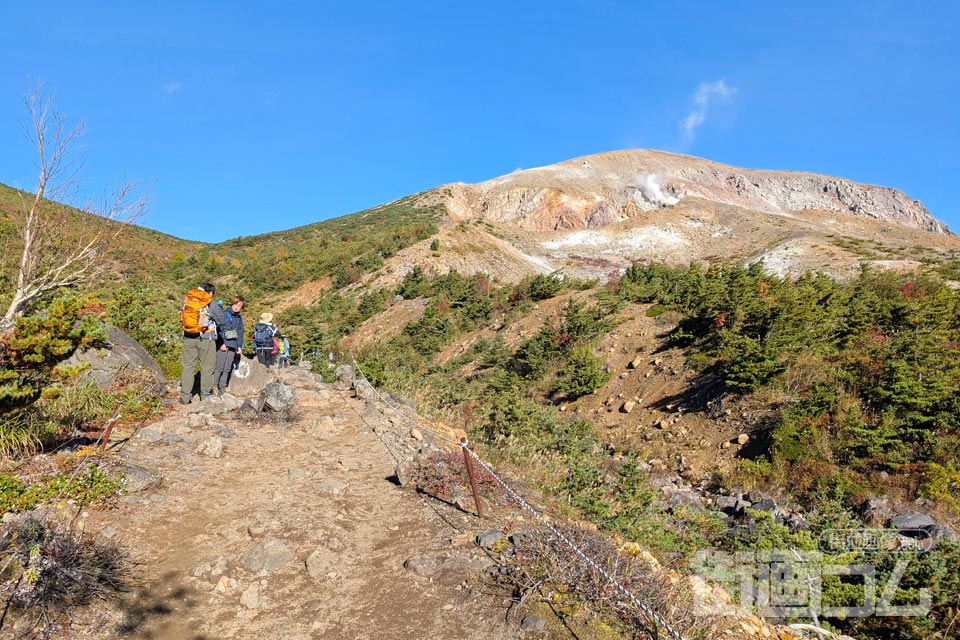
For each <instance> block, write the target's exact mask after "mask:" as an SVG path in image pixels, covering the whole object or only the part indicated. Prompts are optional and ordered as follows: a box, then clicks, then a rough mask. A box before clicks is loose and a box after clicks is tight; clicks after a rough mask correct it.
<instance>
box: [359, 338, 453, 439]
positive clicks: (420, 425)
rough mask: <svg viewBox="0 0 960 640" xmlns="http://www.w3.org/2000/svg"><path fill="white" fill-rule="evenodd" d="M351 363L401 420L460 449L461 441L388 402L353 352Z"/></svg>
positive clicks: (381, 400) (365, 382)
mask: <svg viewBox="0 0 960 640" xmlns="http://www.w3.org/2000/svg"><path fill="white" fill-rule="evenodd" d="M350 361H351V362H352V363H353V368H354V370H355V371H357V372H358V373H359V374H360V378H361V379H362V380H363V382H364V384H366V385H367V386H368V387H370V388H371V389H373V392H374V393H375V394H376V395H377V397H378V398H379V399H380V402H382V403H383V404H385V405H387V406H388V407H390V408H391V409H392V410H393V411H395V412H396V413H397V415H399V416H400V417H401V418H404V419H406V420H407V421H408V422H410V423H412V424H413V425H414V426H416V427H418V428H420V429H423V430H424V431H426V432H428V433H430V434H431V435H433V436H434V437H436V438H438V439H439V440H443V441H444V442H449V443H450V444H453V445H456V446H458V447H459V446H461V443H460V442H459V441H457V440H454V439H453V438H449V437H447V436H445V435H443V434H442V433H439V432H438V431H435V430H433V429H431V428H430V427H428V426H426V425H425V424H423V422H422V421H421V420H417V419H415V418H411V417H410V416H408V415H406V414H405V413H403V412H402V411H400V408H399V407H397V406H396V405H394V404H392V403H391V402H390V401H389V400H387V399H386V398H385V397H384V396H383V394H381V393H380V391H378V390H377V388H376V387H375V386H373V385H372V384H370V381H369V380H367V376H366V375H365V374H364V373H363V370H362V369H360V366H359V365H358V364H357V363H356V361H355V360H354V359H353V352H351V353H350Z"/></svg>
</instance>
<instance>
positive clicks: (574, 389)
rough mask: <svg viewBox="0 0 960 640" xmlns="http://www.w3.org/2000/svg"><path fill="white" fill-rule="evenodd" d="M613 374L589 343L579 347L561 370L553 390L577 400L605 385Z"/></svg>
mask: <svg viewBox="0 0 960 640" xmlns="http://www.w3.org/2000/svg"><path fill="white" fill-rule="evenodd" d="M612 375H613V373H612V372H610V371H606V370H605V365H604V363H603V361H602V360H600V359H599V358H597V357H596V356H594V355H593V352H592V351H591V349H590V347H589V346H588V345H584V346H581V347H577V348H576V349H574V350H573V352H572V353H571V354H570V357H569V359H568V360H567V364H566V365H565V366H564V367H563V369H561V370H560V374H559V377H558V378H557V382H556V384H555V385H554V387H553V392H554V393H557V394H561V395H563V396H565V397H566V398H567V399H569V400H575V399H577V398H579V397H581V396H585V395H587V394H590V393H593V392H594V391H596V390H597V389H599V388H600V387H602V386H603V385H605V384H606V383H607V382H608V381H609V380H610V378H611V376H612Z"/></svg>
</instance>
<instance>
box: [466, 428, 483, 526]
mask: <svg viewBox="0 0 960 640" xmlns="http://www.w3.org/2000/svg"><path fill="white" fill-rule="evenodd" d="M460 448H461V449H463V462H464V464H466V465H467V477H468V478H470V490H471V491H473V503H474V504H475V505H477V517H478V518H482V517H483V508H482V507H481V506H480V493H479V492H478V491H477V479H476V478H475V477H474V475H473V460H471V459H470V452H469V451H467V441H466V440H463V441H462V442H461V447H460Z"/></svg>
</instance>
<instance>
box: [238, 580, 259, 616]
mask: <svg viewBox="0 0 960 640" xmlns="http://www.w3.org/2000/svg"><path fill="white" fill-rule="evenodd" d="M240 604H241V605H243V606H244V607H246V608H247V609H256V608H257V607H258V606H259V605H260V583H259V582H254V583H253V584H251V585H250V586H249V587H247V588H246V589H245V590H244V592H243V593H242V594H241V595H240Z"/></svg>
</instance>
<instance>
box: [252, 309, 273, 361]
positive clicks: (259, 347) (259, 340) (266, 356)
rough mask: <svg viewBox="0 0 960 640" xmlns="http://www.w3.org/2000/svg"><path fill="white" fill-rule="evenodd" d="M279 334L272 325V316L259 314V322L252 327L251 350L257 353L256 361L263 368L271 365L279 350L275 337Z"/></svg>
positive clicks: (264, 313)
mask: <svg viewBox="0 0 960 640" xmlns="http://www.w3.org/2000/svg"><path fill="white" fill-rule="evenodd" d="M279 334H280V332H279V331H278V330H277V327H276V326H275V325H274V324H273V314H272V313H270V312H269V311H265V312H263V313H261V314H260V322H258V323H257V324H256V325H254V327H253V348H254V349H255V350H256V352H257V360H258V361H259V362H260V364H262V365H264V366H265V367H270V366H272V365H273V362H274V360H275V359H276V357H277V352H278V351H279V350H280V349H279V346H278V344H277V339H276V338H277V336H278V335H279Z"/></svg>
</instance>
